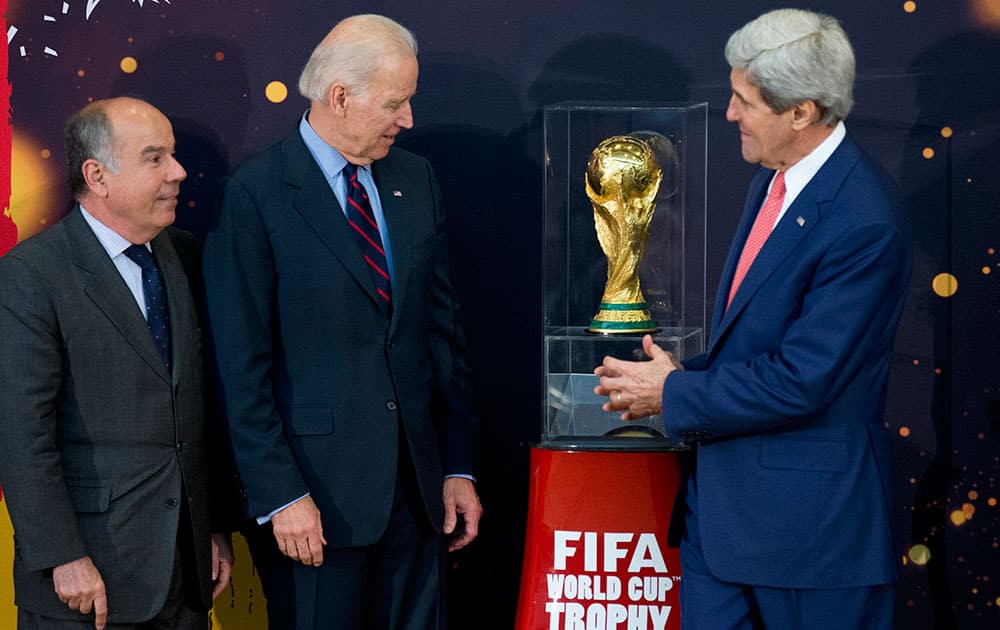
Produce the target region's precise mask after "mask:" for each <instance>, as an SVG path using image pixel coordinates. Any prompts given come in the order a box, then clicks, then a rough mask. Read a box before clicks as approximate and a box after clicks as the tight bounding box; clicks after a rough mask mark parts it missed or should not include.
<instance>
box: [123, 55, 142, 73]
mask: <svg viewBox="0 0 1000 630" xmlns="http://www.w3.org/2000/svg"><path fill="white" fill-rule="evenodd" d="M118 65H119V66H120V67H121V69H122V72H124V73H125V74H132V73H133V72H135V71H136V69H137V68H138V67H139V62H138V61H136V60H135V57H122V61H121V63H120V64H118Z"/></svg>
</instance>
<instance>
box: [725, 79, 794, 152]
mask: <svg viewBox="0 0 1000 630" xmlns="http://www.w3.org/2000/svg"><path fill="white" fill-rule="evenodd" d="M729 82H730V85H731V86H732V90H733V93H732V96H731V97H730V99H729V107H728V108H727V109H726V120H728V121H729V122H734V123H737V124H738V125H739V128H740V142H741V146H742V152H743V159H744V160H746V161H747V162H750V163H751V164H760V165H762V166H765V167H767V168H772V169H784V168H787V167H788V166H789V165H790V163H794V161H795V160H794V159H793V155H794V153H795V152H794V150H793V146H794V144H795V142H796V134H795V128H794V126H793V121H794V119H795V110H794V109H791V110H789V111H787V112H784V113H781V114H779V113H776V112H775V111H774V110H772V109H771V108H770V107H769V106H768V105H767V103H765V102H764V99H763V97H762V96H761V94H760V88H758V87H757V86H756V85H754V84H753V83H751V82H750V80H749V79H748V78H747V73H746V71H745V70H733V71H732V72H731V73H730V74H729Z"/></svg>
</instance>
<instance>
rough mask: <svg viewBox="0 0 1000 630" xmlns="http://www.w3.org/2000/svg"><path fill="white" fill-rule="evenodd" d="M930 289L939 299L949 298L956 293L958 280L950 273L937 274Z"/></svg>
mask: <svg viewBox="0 0 1000 630" xmlns="http://www.w3.org/2000/svg"><path fill="white" fill-rule="evenodd" d="M931 288H932V289H934V293H937V294H938V295H940V296H941V297H951V296H953V295H955V293H956V292H957V291H958V278H956V277H955V276H953V275H951V274H950V273H939V274H938V275H936V276H934V280H933V281H932V282H931Z"/></svg>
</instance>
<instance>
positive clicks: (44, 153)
mask: <svg viewBox="0 0 1000 630" xmlns="http://www.w3.org/2000/svg"><path fill="white" fill-rule="evenodd" d="M38 155H40V156H42V159H43V160H47V159H49V158H50V157H52V151H49V150H48V149H42V150H41V151H39V152H38Z"/></svg>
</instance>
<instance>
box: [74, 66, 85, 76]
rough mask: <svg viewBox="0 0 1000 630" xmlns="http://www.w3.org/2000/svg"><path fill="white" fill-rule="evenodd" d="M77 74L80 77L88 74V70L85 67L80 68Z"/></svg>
mask: <svg viewBox="0 0 1000 630" xmlns="http://www.w3.org/2000/svg"><path fill="white" fill-rule="evenodd" d="M76 76H78V77H84V76H87V71H86V70H84V69H83V68H80V69H79V70H77V71H76Z"/></svg>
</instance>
